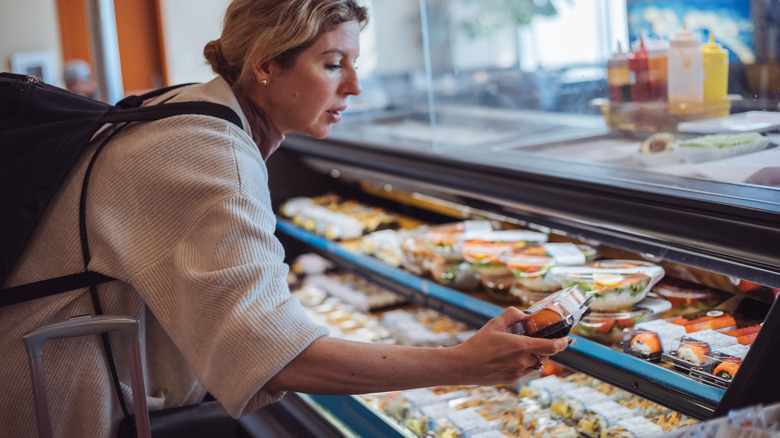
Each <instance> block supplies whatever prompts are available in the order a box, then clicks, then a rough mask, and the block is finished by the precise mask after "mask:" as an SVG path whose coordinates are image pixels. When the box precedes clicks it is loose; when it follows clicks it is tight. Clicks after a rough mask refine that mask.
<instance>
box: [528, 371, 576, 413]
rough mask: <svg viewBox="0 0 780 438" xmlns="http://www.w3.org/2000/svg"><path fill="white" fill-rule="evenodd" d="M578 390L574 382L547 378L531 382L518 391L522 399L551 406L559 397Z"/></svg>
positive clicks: (556, 377)
mask: <svg viewBox="0 0 780 438" xmlns="http://www.w3.org/2000/svg"><path fill="white" fill-rule="evenodd" d="M575 388H577V384H576V383H574V382H567V381H565V380H563V379H561V378H559V377H558V376H547V377H541V378H538V379H534V380H531V381H530V382H528V383H527V384H525V385H523V386H521V387H520V388H519V390H518V394H519V395H520V397H523V398H526V399H529V400H532V401H534V402H536V403H538V404H539V405H540V406H543V407H546V406H550V403H552V402H553V400H555V399H556V398H557V397H558V396H560V395H561V394H563V393H565V392H566V391H571V390H572V389H575Z"/></svg>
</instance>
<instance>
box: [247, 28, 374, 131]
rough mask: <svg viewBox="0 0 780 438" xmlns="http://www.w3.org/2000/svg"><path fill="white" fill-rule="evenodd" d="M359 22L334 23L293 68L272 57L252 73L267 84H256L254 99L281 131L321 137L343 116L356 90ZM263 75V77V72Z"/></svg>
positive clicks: (358, 89)
mask: <svg viewBox="0 0 780 438" xmlns="http://www.w3.org/2000/svg"><path fill="white" fill-rule="evenodd" d="M359 35H360V26H359V25H358V23H357V21H349V22H345V23H342V24H340V25H338V27H336V28H335V29H333V30H332V31H330V32H328V33H325V34H323V35H322V36H321V37H320V38H319V39H318V40H317V41H316V42H315V43H314V44H313V45H312V46H311V47H309V48H308V49H306V50H305V51H303V52H301V53H300V54H299V55H298V58H297V59H296V60H295V63H294V64H293V65H292V67H289V68H286V69H284V68H282V67H281V66H280V65H279V64H278V63H276V62H275V61H272V62H271V63H270V64H269V65H268V67H267V71H266V72H263V71H259V72H256V77H257V79H258V81H259V80H261V79H266V80H267V81H268V84H267V85H258V86H257V88H256V95H255V96H254V97H256V98H257V99H258V100H256V102H257V103H258V104H260V107H261V108H262V109H263V111H264V112H265V114H266V116H267V117H268V118H269V120H270V122H271V124H272V125H273V126H274V127H275V128H276V129H277V130H279V132H281V133H282V134H285V133H288V132H294V133H298V134H304V135H308V136H311V137H315V138H325V137H326V136H327V135H328V134H330V130H331V126H332V125H333V124H334V123H338V122H339V121H340V120H341V113H342V112H343V111H344V110H345V109H346V108H347V97H348V96H351V95H357V94H360V92H361V89H360V83H359V81H358V78H357V72H356V69H355V60H356V59H357V57H358V55H359V54H360V45H359V41H358V38H359ZM266 73H267V76H263V75H264V74H266Z"/></svg>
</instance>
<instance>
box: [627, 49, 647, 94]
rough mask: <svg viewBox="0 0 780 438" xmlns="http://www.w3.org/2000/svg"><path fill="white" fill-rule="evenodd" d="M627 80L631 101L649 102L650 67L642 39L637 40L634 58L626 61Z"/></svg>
mask: <svg viewBox="0 0 780 438" xmlns="http://www.w3.org/2000/svg"><path fill="white" fill-rule="evenodd" d="M628 78H629V84H630V86H631V100H632V101H633V102H647V101H649V100H650V67H649V63H648V57H647V49H645V43H644V40H643V39H642V38H640V39H639V48H637V49H636V51H634V56H633V57H632V58H631V59H629V60H628Z"/></svg>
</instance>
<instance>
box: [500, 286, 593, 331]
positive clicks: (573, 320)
mask: <svg viewBox="0 0 780 438" xmlns="http://www.w3.org/2000/svg"><path fill="white" fill-rule="evenodd" d="M592 302H593V295H585V293H584V292H583V291H582V289H581V288H580V287H579V286H571V287H568V288H566V289H561V290H559V291H558V292H555V293H553V294H551V295H550V296H549V297H547V298H545V299H543V300H541V301H539V302H537V303H536V304H534V305H533V306H531V307H529V308H528V309H526V310H524V312H525V313H526V314H528V317H527V318H525V319H524V320H522V321H520V322H519V323H517V324H515V325H514V326H512V328H511V332H512V333H514V334H518V335H525V336H531V337H535V338H548V339H554V338H561V337H564V336H567V335H568V334H569V332H570V331H571V329H572V328H573V327H574V326H576V325H577V324H578V323H579V322H580V320H581V319H582V317H583V316H585V315H587V314H588V313H589V312H590V304H591V303H592Z"/></svg>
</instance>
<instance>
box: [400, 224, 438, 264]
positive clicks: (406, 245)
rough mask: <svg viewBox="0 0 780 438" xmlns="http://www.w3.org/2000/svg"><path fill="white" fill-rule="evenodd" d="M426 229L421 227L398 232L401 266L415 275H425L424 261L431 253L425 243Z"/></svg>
mask: <svg viewBox="0 0 780 438" xmlns="http://www.w3.org/2000/svg"><path fill="white" fill-rule="evenodd" d="M427 232H428V227H426V226H422V227H417V228H414V229H411V230H402V231H399V232H398V243H399V245H400V247H401V266H403V267H404V269H406V270H407V271H409V272H411V273H412V274H415V275H425V273H426V272H427V269H426V267H425V260H427V259H429V258H430V257H431V256H432V254H433V253H432V252H431V250H430V248H428V245H426V243H425V234H426V233H427Z"/></svg>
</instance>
